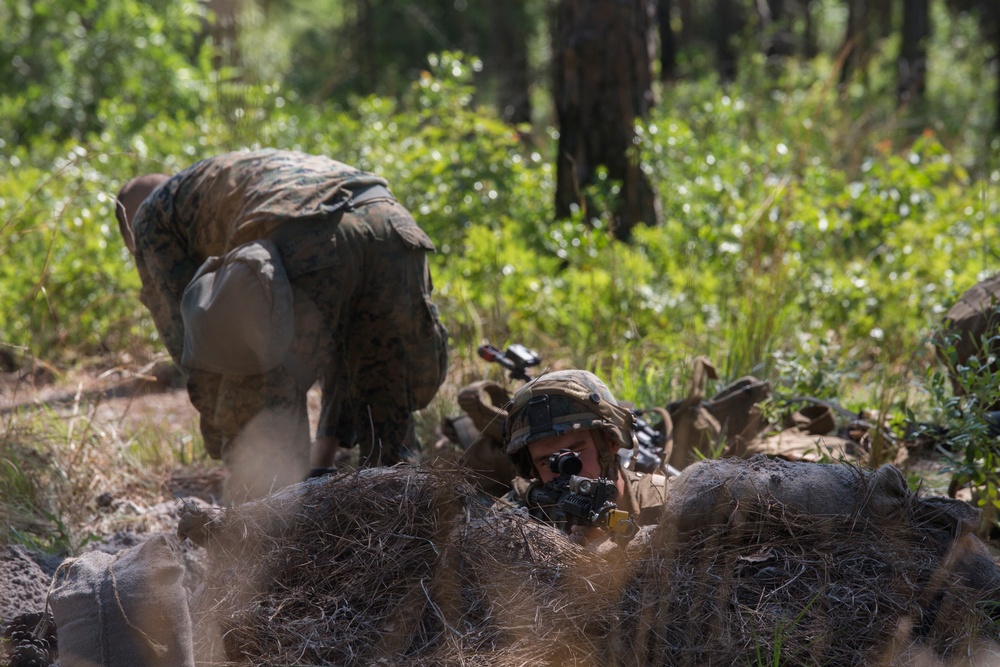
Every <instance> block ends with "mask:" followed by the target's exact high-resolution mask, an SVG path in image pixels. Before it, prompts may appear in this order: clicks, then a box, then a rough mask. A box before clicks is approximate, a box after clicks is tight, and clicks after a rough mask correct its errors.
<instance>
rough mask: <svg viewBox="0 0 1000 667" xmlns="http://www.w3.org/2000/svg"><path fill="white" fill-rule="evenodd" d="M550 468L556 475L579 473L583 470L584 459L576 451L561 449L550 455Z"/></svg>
mask: <svg viewBox="0 0 1000 667" xmlns="http://www.w3.org/2000/svg"><path fill="white" fill-rule="evenodd" d="M549 470H551V471H552V472H553V473H554V474H556V475H578V474H580V471H581V470H583V461H581V460H580V455H579V454H577V453H576V452H571V451H570V450H568V449H560V450H559V451H558V452H556V453H555V454H553V455H551V456H550V457H549Z"/></svg>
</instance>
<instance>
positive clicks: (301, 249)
mask: <svg viewBox="0 0 1000 667" xmlns="http://www.w3.org/2000/svg"><path fill="white" fill-rule="evenodd" d="M373 185H380V186H385V185H386V181H385V180H384V179H382V178H379V177H378V176H375V175H373V174H369V173H366V172H363V171H359V170H357V169H354V168H352V167H349V166H347V165H344V164H341V163H339V162H336V161H334V160H330V159H328V158H325V157H320V156H314V155H307V154H304V153H297V152H291V151H278V150H262V151H255V152H237V153H229V154H225V155H221V156H217V157H214V158H209V159H206V160H203V161H201V162H198V163H196V164H194V165H192V166H191V167H189V168H187V169H185V170H184V171H182V172H181V173H179V174H177V175H176V176H174V177H173V178H171V179H170V180H168V181H166V182H165V183H164V184H163V185H162V186H160V187H159V188H158V189H156V190H155V191H154V192H153V193H152V194H150V195H149V197H147V198H146V200H145V201H144V203H143V204H142V206H141V207H140V209H139V211H138V213H137V215H136V219H135V223H134V226H133V231H134V236H135V245H136V254H135V257H136V265H137V267H138V269H139V274H140V277H141V279H142V293H141V299H142V302H143V303H144V304H145V305H146V306H147V307H148V308H149V310H150V312H151V313H152V316H153V320H154V322H155V323H156V327H157V329H158V330H159V332H160V336H161V337H162V339H163V342H164V343H165V345H166V347H167V349H168V350H169V351H170V354H171V355H172V356H173V358H174V360H175V361H177V362H178V363H180V359H181V353H182V350H183V332H184V327H183V322H182V319H181V309H180V301H181V295H182V294H183V291H184V288H185V287H186V286H187V285H188V283H189V282H190V280H191V278H192V276H193V275H194V274H195V271H197V269H198V267H199V266H200V265H201V264H202V263H203V262H204V261H205V260H206V259H207V258H208V257H210V256H219V255H223V254H225V253H226V252H227V251H229V250H231V249H233V248H234V247H236V246H239V245H241V244H243V243H246V242H249V241H252V240H255V239H263V238H270V239H271V240H272V241H274V243H275V245H276V246H277V247H278V250H279V252H280V255H281V261H282V264H283V265H284V268H285V271H286V273H287V274H288V277H289V279H290V280H291V283H292V287H293V294H294V302H295V328H296V337H295V339H294V341H293V344H292V353H293V354H292V358H294V359H297V360H298V361H299V362H302V363H301V364H299V365H298V367H296V366H292V367H289V366H288V365H287V364H286V365H282V366H279V367H278V368H276V369H274V370H273V371H269V372H267V373H264V374H261V375H246V376H220V375H216V374H213V373H208V372H205V371H199V370H195V369H186V370H187V371H188V393H189V395H190V397H191V401H192V403H193V404H194V406H195V407H196V408H197V410H198V412H199V414H200V416H201V429H202V433H203V435H204V437H205V444H206V449H207V451H208V452H209V454H211V455H212V456H213V457H216V458H220V457H221V458H224V459H225V457H226V453H227V452H226V450H227V447H228V445H229V444H230V443H231V442H232V441H233V439H234V438H235V437H236V436H237V435H238V434H239V433H240V432H241V431H243V429H244V428H246V427H247V425H248V424H249V423H250V421H251V420H252V419H253V418H254V417H255V415H258V414H259V413H261V412H262V411H272V412H277V413H284V414H288V415H291V420H292V421H291V423H290V427H291V428H283V429H281V430H280V434H281V436H282V439H283V440H284V441H285V442H286V443H287V441H288V440H297V441H298V443H297V444H294V445H293V443H287V445H288V446H289V447H291V446H294V447H295V448H296V451H301V450H302V449H304V450H305V452H306V453H307V454H308V448H309V427H308V421H307V419H308V417H307V415H308V413H307V409H306V392H307V391H308V389H309V387H310V386H311V384H312V383H313V381H314V380H315V379H316V378H317V377H318V378H319V379H320V381H321V383H322V390H323V399H322V410H321V415H320V422H319V426H318V429H317V433H316V435H317V437H318V436H337V437H338V438H339V439H340V443H341V444H342V445H343V446H351V445H353V444H355V443H356V442H360V443H362V444H361V447H362V459H363V460H365V461H367V462H370V463H379V462H381V463H383V464H391V463H394V462H397V461H399V460H400V459H401V458H404V457H405V455H406V452H405V447H404V443H407V442H409V443H411V444H412V445H415V444H416V441H415V439H414V438H413V436H412V429H413V418H412V412H413V411H414V410H418V409H420V408H422V407H424V406H426V405H427V404H428V403H429V402H430V400H431V398H432V397H433V395H434V394H435V392H436V391H437V389H438V387H439V386H440V384H441V383H442V382H443V380H444V375H445V371H446V368H447V332H446V331H445V329H444V327H443V326H442V325H441V322H440V321H439V319H438V313H437V309H436V308H435V306H434V305H433V304H432V303H431V301H430V292H431V289H432V288H431V282H430V273H429V271H428V266H427V260H426V254H427V252H431V251H433V250H434V246H433V244H432V243H431V241H430V239H429V238H428V237H427V235H426V234H425V233H424V232H423V231H422V230H421V229H420V228H419V227H418V226H417V224H416V223H415V222H414V220H413V218H412V216H411V215H410V214H409V212H408V211H407V210H406V209H405V208H404V207H403V206H402V205H400V204H399V203H398V202H397V201H396V200H395V199H394V198H393V197H391V195H388V194H386V195H385V196H381V197H379V198H376V199H372V200H369V201H365V202H364V203H363V204H361V205H359V206H358V207H357V208H351V207H343V206H342V203H343V201H344V200H345V199H346V198H348V197H349V196H350V195H351V193H352V192H353V193H358V192H360V191H361V190H363V189H365V188H366V187H369V186H373ZM386 193H387V191H386ZM373 445H374V448H373Z"/></svg>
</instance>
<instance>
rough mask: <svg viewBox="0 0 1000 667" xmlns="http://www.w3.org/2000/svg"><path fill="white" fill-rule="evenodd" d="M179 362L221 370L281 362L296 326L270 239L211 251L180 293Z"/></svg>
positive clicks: (266, 367)
mask: <svg viewBox="0 0 1000 667" xmlns="http://www.w3.org/2000/svg"><path fill="white" fill-rule="evenodd" d="M181 317H182V319H183V321H184V350H183V354H182V356H181V365H182V366H186V367H188V368H196V369H200V370H205V371H210V372H213V373H220V374H222V375H258V374H261V373H266V372H267V371H270V370H272V369H274V368H276V367H277V366H279V365H280V364H281V363H282V362H283V361H285V358H286V356H287V354H288V350H289V348H290V347H291V343H292V336H293V334H294V328H295V317H294V312H293V299H292V286H291V283H290V282H289V280H288V276H287V274H286V273H285V269H284V266H283V265H282V263H281V257H280V255H279V254H278V248H277V246H275V245H274V243H272V242H271V241H268V240H257V241H252V242H250V243H245V244H243V245H241V246H237V247H236V248H234V249H232V250H230V251H229V252H227V253H226V254H225V255H223V256H221V257H209V258H208V259H207V260H206V261H205V263H204V264H202V265H201V267H199V269H198V271H197V272H196V273H195V275H194V278H192V279H191V282H190V283H189V284H188V286H187V287H186V288H185V289H184V294H183V295H182V297H181Z"/></svg>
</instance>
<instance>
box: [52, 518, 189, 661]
mask: <svg viewBox="0 0 1000 667" xmlns="http://www.w3.org/2000/svg"><path fill="white" fill-rule="evenodd" d="M178 549H179V547H178V546H177V545H176V543H173V542H171V541H170V539H168V538H167V537H166V536H163V535H158V536H155V537H152V538H150V539H148V540H146V541H145V542H143V543H142V544H139V545H137V546H135V547H132V548H130V549H125V550H123V551H119V552H118V553H117V554H114V555H112V554H107V553H104V552H101V551H92V552H89V553H86V554H84V555H82V556H80V557H78V558H73V559H68V560H67V561H65V562H64V563H63V564H62V565H61V566H60V568H59V570H58V571H57V572H56V575H55V579H54V582H53V590H52V595H51V597H50V603H51V605H52V614H53V616H54V617H55V621H56V628H57V631H58V641H59V664H60V665H61V666H62V667H97V666H103V667H194V655H193V650H192V644H191V637H192V633H191V619H190V616H189V615H188V604H187V593H186V591H185V589H184V587H183V585H182V581H183V577H184V566H183V565H182V564H181V561H180V559H179V554H178Z"/></svg>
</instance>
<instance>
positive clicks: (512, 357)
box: [478, 343, 542, 382]
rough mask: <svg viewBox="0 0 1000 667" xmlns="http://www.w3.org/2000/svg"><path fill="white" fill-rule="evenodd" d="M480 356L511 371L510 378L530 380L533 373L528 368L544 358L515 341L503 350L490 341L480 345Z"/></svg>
mask: <svg viewBox="0 0 1000 667" xmlns="http://www.w3.org/2000/svg"><path fill="white" fill-rule="evenodd" d="M478 352H479V356H480V357H481V358H482V359H485V360H486V361H489V362H492V363H496V364H500V365H501V366H503V367H504V368H506V369H507V370H508V371H510V379H512V380H522V381H524V382H529V381H530V380H531V374H530V373H529V372H528V369H529V368H531V367H532V366H537V365H538V364H540V363H542V358H541V357H540V356H538V353H537V352H535V351H534V350H529V349H528V348H526V347H525V346H523V345H521V344H520V343H514V344H513V345H511V346H510V347H508V348H507V350H506V352H501V351H500V350H499V349H497V348H495V347H493V346H492V345H490V344H489V343H487V344H485V345H480V346H479V350H478Z"/></svg>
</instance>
